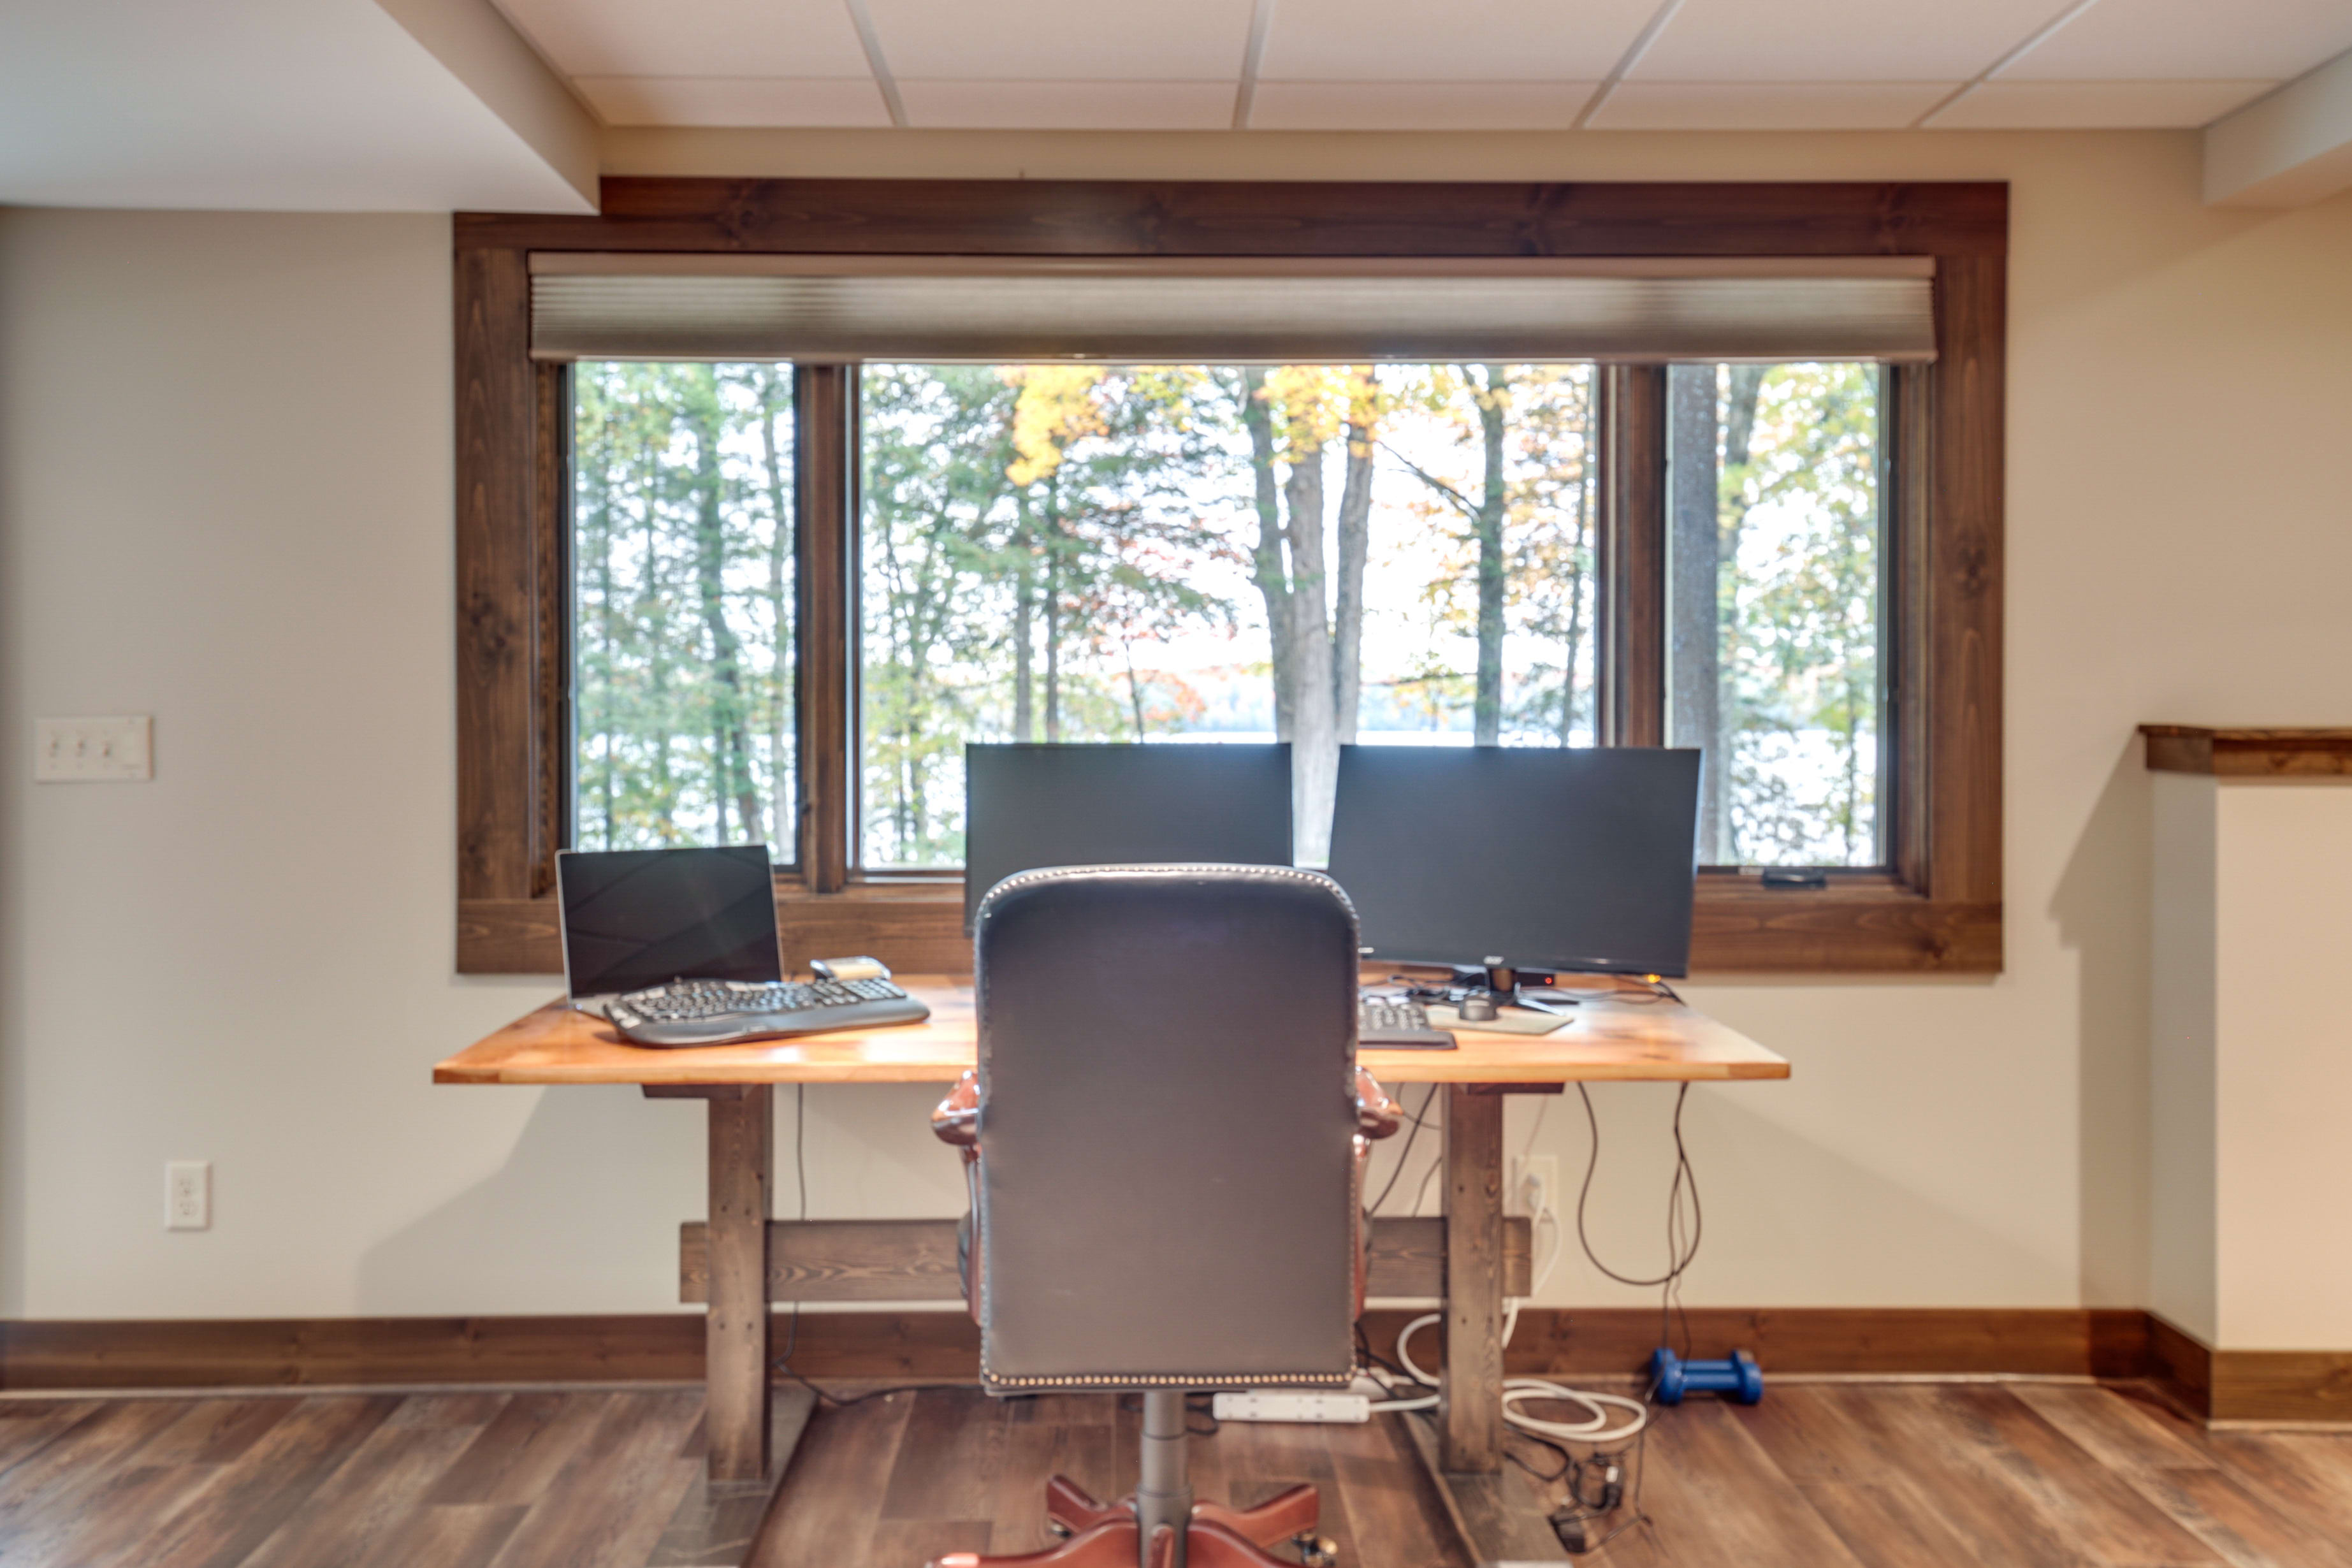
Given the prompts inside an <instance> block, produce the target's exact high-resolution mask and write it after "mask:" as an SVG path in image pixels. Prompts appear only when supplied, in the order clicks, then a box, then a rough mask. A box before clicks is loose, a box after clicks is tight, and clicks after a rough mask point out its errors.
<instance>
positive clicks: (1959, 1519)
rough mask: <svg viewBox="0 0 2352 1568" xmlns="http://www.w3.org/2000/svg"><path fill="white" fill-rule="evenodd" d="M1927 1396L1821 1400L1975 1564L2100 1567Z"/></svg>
mask: <svg viewBox="0 0 2352 1568" xmlns="http://www.w3.org/2000/svg"><path fill="white" fill-rule="evenodd" d="M1928 1392H1931V1391H1928V1390H1922V1389H1920V1388H1917V1387H1915V1386H1913V1385H1909V1384H1904V1385H1899V1386H1895V1387H1883V1386H1864V1385H1858V1384H1839V1385H1834V1386H1826V1387H1823V1388H1822V1402H1823V1403H1824V1404H1825V1405H1828V1406H1829V1407H1830V1408H1831V1409H1832V1410H1834V1411H1836V1412H1837V1413H1838V1414H1839V1415H1843V1417H1844V1418H1845V1419H1847V1420H1849V1421H1851V1422H1853V1424H1854V1426H1856V1427H1857V1428H1858V1429H1859V1430H1860V1431H1861V1432H1862V1433H1863V1434H1864V1436H1865V1437H1866V1440H1867V1441H1869V1442H1870V1443H1872V1444H1874V1445H1875V1446H1876V1447H1878V1449H1879V1450H1880V1451H1881V1452H1882V1453H1884V1454H1885V1457H1886V1458H1887V1461H1888V1463H1889V1465H1890V1467H1891V1468H1892V1472H1893V1473H1895V1474H1897V1475H1900V1476H1902V1477H1903V1478H1905V1479H1907V1480H1909V1481H1910V1482H1911V1483H1912V1485H1913V1486H1914V1487H1916V1489H1917V1491H1918V1495H1919V1496H1920V1497H1921V1498H1922V1499H1923V1500H1925V1501H1926V1503H1927V1507H1928V1508H1930V1509H1931V1510H1934V1512H1935V1515H1936V1517H1937V1518H1938V1519H1940V1520H1942V1521H1944V1523H1945V1525H1946V1526H1947V1527H1948V1529H1949V1530H1950V1531H1951V1532H1952V1533H1953V1534H1954V1535H1956V1536H1958V1538H1959V1539H1960V1540H1961V1541H1963V1542H1967V1544H1968V1561H1969V1562H1971V1563H2032V1564H2033V1565H2034V1568H2101V1564H2100V1563H2098V1561H2097V1560H2096V1559H2095V1558H2093V1557H2092V1556H2090V1555H2089V1553H2088V1552H2085V1551H2084V1549H2083V1548H2082V1547H2081V1546H2080V1545H2079V1544H2077V1543H2076V1542H2073V1541H2071V1540H2070V1539H2069V1538H2068V1537H2067V1535H2066V1533H2065V1532H2064V1531H2063V1529H2062V1527H2061V1526H2060V1524H2059V1523H2058V1521H2053V1520H2052V1519H2050V1518H2049V1517H2047V1516H2046V1515H2045V1514H2044V1513H2043V1512H2042V1510H2041V1509H2040V1508H2038V1507H2037V1506H2035V1504H2034V1501H2033V1500H2032V1496H2031V1495H2030V1494H2029V1493H2027V1492H2025V1491H2023V1490H2021V1489H2020V1488H2019V1487H2018V1486H2017V1485H2015V1484H2014V1483H2013V1481H2012V1480H2011V1479H2010V1478H2009V1477H2008V1476H2007V1475H2006V1474H2005V1473H2003V1472H2002V1471H2000V1469H1999V1468H1989V1467H1986V1466H1983V1465H1980V1464H1978V1463H1974V1462H1971V1460H1970V1458H1969V1456H1968V1455H1966V1454H1964V1453H1963V1452H1962V1451H1961V1448H1960V1446H1959V1445H1958V1444H1957V1443H1956V1442H1955V1441H1954V1434H1953V1433H1952V1432H1951V1430H1950V1428H1949V1424H1950V1419H1951V1418H1950V1416H1949V1415H1948V1413H1946V1412H1940V1411H1938V1410H1937V1407H1936V1406H1934V1405H1932V1404H1930V1403H1928V1402H1927V1400H1926V1399H1925V1398H1923V1397H1922V1395H1923V1394H1926V1393H1928ZM1765 1397H1766V1398H1767V1399H1770V1398H1772V1397H1773V1395H1772V1394H1766V1395H1765Z"/></svg>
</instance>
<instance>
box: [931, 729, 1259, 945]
mask: <svg viewBox="0 0 2352 1568" xmlns="http://www.w3.org/2000/svg"><path fill="white" fill-rule="evenodd" d="M963 777H964V819H963V820H964V868H963V924H964V930H965V931H971V921H972V916H973V915H974V914H975V913H976V912H977V911H978V910H979V909H980V900H982V899H983V898H985V897H986V896H987V894H988V890H989V889H991V888H993V887H994V886H996V884H997V883H999V882H1001V881H1003V879H1005V878H1007V877H1010V876H1012V875H1013V873H1014V872H1016V871H1034V870H1035V869H1037V868H1039V867H1043V866H1117V865H1151V864H1160V865H1165V864H1169V863H1171V862H1178V861H1202V862H1210V863H1215V864H1220V865H1224V864H1239V865H1249V866H1287V865H1289V864H1290V748H1289V747H1288V746H1286V745H1274V746H1264V745H1241V744H1234V745H1226V744H1221V743H1216V742H1209V743H1203V744H1164V743H1163V744H1158V745H1068V746H1064V745H1045V746H1038V745H1001V746H966V747H965V748H964V751H963Z"/></svg>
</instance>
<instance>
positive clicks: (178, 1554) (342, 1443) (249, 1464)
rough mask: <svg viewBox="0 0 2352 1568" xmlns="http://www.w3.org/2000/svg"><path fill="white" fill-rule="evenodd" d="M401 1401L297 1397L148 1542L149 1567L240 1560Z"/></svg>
mask: <svg viewBox="0 0 2352 1568" xmlns="http://www.w3.org/2000/svg"><path fill="white" fill-rule="evenodd" d="M399 1405H400V1398H399V1396H398V1395H381V1394H372V1395H352V1396H340V1395H337V1396H314V1397H311V1398H307V1399H302V1400H299V1401H296V1402H295V1406H294V1408H293V1409H292V1410H289V1411H288V1412H287V1413H286V1415H284V1416H283V1417H282V1418H281V1419H279V1420H278V1421H277V1422H275V1423H274V1424H272V1425H271V1426H270V1427H269V1429H268V1431H267V1432H265V1433H263V1434H262V1436H261V1438H260V1440H259V1441H258V1442H257V1443H255V1444H253V1445H252V1446H251V1447H248V1448H247V1449H246V1451H245V1452H244V1453H243V1454H242V1455H240V1456H239V1457H238V1458H236V1461H235V1462H234V1463H231V1464H227V1465H224V1466H222V1467H221V1469H220V1474H219V1477H218V1479H216V1480H215V1482H214V1484H213V1485H211V1486H209V1487H207V1488H205V1490H204V1492H203V1493H202V1494H201V1495H200V1496H198V1497H197V1498H196V1499H195V1500H194V1501H193V1502H192V1503H190V1505H189V1506H188V1507H186V1508H184V1509H182V1510H179V1511H178V1512H177V1513H175V1514H174V1515H173V1516H172V1518H171V1519H170V1520H169V1521H166V1523H165V1525H164V1528H163V1530H161V1531H158V1532H157V1533H156V1534H155V1536H154V1537H153V1538H152V1540H151V1541H149V1542H147V1543H146V1545H145V1546H144V1547H143V1549H142V1553H141V1563H142V1568H238V1565H239V1564H241V1563H244V1561H245V1559H246V1558H247V1556H249V1555H250V1554H251V1553H252V1552H253V1551H254V1549H255V1548H256V1547H257V1546H259V1545H260V1544H261V1543H262V1542H264V1541H267V1540H268V1538H269V1537H270V1536H271V1535H272V1534H273V1533H275V1532H276V1531H277V1530H278V1528H279V1526H281V1525H282V1524H284V1523H285V1522H286V1521H287V1520H288V1519H289V1517H291V1516H292V1515H293V1513H294V1512H295V1510H298V1509H299V1508H300V1507H301V1506H302V1504H303V1503H304V1502H305V1501H306V1500H308V1499H309V1498H310V1494H311V1493H312V1492H313V1491H315V1490H317V1489H318V1488H319V1487H320V1485H321V1484H322V1483H323V1482H324V1481H325V1480H326V1479H327V1478H328V1477H329V1476H331V1475H333V1474H334V1473H335V1471H336V1470H338V1469H339V1468H341V1467H342V1464H343V1461H344V1460H346V1459H348V1458H351V1456H352V1453H353V1452H355V1451H356V1450H357V1449H358V1448H359V1447H360V1446H361V1445H362V1444H363V1443H364V1442H366V1441H367V1439H368V1437H369V1436H371V1435H372V1434H373V1432H374V1431H375V1429H376V1428H377V1427H379V1426H383V1423H384V1421H385V1420H386V1419H387V1418H388V1417H389V1416H390V1415H392V1413H393V1412H394V1410H395V1409H397V1408H398V1407H399Z"/></svg>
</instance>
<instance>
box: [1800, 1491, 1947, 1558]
mask: <svg viewBox="0 0 2352 1568" xmlns="http://www.w3.org/2000/svg"><path fill="white" fill-rule="evenodd" d="M1797 1489H1798V1491H1799V1492H1801V1494H1802V1495H1803V1497H1804V1499H1805V1500H1806V1501H1807V1502H1809V1503H1811V1505H1812V1508H1813V1511H1814V1512H1815V1513H1818V1514H1820V1515H1821V1516H1822V1519H1824V1520H1826V1521H1828V1523H1829V1527H1830V1528H1831V1529H1832V1530H1834V1531H1837V1533H1838V1539H1839V1540H1841V1541H1843V1542H1845V1545H1846V1550H1847V1551H1849V1552H1853V1555H1854V1557H1855V1559H1856V1560H1857V1561H1859V1562H1860V1563H1862V1564H1863V1565H1864V1568H1950V1565H1951V1564H1953V1563H1968V1562H1971V1561H1976V1559H1975V1558H1974V1557H1973V1556H1972V1554H1971V1552H1970V1549H1969V1543H1968V1542H1965V1541H1963V1540H1961V1539H1960V1537H1959V1535H1958V1533H1957V1532H1956V1531H1954V1530H1953V1529H1952V1527H1951V1526H1950V1525H1949V1524H1947V1523H1946V1522H1945V1521H1944V1520H1943V1518H1942V1517H1941V1516H1940V1515H1938V1514H1937V1512H1936V1510H1934V1509H1933V1508H1932V1507H1930V1506H1928V1503H1927V1499H1926V1498H1924V1497H1923V1496H1921V1495H1920V1492H1919V1489H1918V1488H1917V1487H1916V1486H1915V1485H1914V1484H1912V1482H1911V1481H1910V1480H1908V1479H1906V1478H1904V1477H1901V1476H1890V1477H1888V1478H1886V1479H1882V1480H1875V1481H1837V1480H1816V1481H1805V1482H1803V1483H1801V1484H1800V1485H1799V1486H1798V1488H1797Z"/></svg>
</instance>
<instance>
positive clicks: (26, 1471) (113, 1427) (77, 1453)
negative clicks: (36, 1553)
mask: <svg viewBox="0 0 2352 1568" xmlns="http://www.w3.org/2000/svg"><path fill="white" fill-rule="evenodd" d="M183 1414H184V1409H183V1408H182V1407H181V1405H180V1404H179V1402H178V1401H176V1400H113V1401H110V1402H109V1403H108V1404H107V1405H104V1406H103V1407H101V1408H100V1409H99V1410H97V1411H94V1412H92V1413H91V1415H89V1418H88V1419H87V1420H83V1421H79V1422H76V1423H75V1424H74V1425H73V1426H70V1427H68V1428H67V1429H66V1430H65V1431H64V1432H62V1433H60V1434H58V1436H57V1438H56V1440H55V1441H53V1442H49V1443H47V1444H44V1445H43V1446H42V1447H40V1448H39V1449H38V1450H37V1451H36V1452H34V1453H32V1454H29V1455H27V1456H26V1458H24V1459H23V1460H21V1461H20V1462H19V1463H17V1464H16V1465H15V1466H14V1467H12V1468H10V1469H9V1470H8V1472H7V1473H6V1474H5V1475H0V1541H6V1540H12V1539H15V1538H16V1537H17V1536H19V1535H28V1534H30V1533H31V1532H34V1531H43V1530H48V1529H52V1528H60V1527H59V1526H58V1522H57V1521H61V1520H68V1519H70V1518H71V1517H72V1516H73V1515H74V1514H76V1513H77V1512H79V1510H81V1509H83V1508H84V1507H86V1506H87V1505H88V1503H89V1498H90V1497H91V1495H92V1494H93V1493H96V1492H98V1491H100V1490H102V1489H104V1488H105V1487H106V1486H107V1485H108V1483H109V1482H110V1481H111V1480H112V1479H115V1478H116V1477H117V1476H119V1475H120V1474H121V1472H122V1471H124V1470H126V1469H129V1468H132V1467H134V1466H135V1465H136V1464H137V1463H138V1455H139V1452H140V1450H141V1449H142V1448H144V1447H146V1446H147V1444H148V1443H149V1442H150V1441H151V1440H152V1439H153V1438H154V1436H156V1434H158V1433H159V1432H162V1431H163V1429H164V1428H165V1427H167V1426H171V1425H172V1424H173V1422H174V1421H176V1420H178V1419H179V1418H180V1416H181V1415H183Z"/></svg>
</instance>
